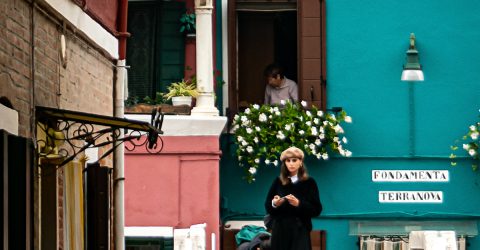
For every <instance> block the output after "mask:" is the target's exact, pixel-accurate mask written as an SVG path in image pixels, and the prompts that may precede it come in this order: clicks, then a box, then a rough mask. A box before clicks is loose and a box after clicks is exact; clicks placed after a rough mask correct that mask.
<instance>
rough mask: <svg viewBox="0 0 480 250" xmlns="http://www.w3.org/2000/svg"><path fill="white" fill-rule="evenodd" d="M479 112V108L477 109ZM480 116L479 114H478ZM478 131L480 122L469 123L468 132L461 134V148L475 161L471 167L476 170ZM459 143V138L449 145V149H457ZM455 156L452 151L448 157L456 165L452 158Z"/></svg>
mask: <svg viewBox="0 0 480 250" xmlns="http://www.w3.org/2000/svg"><path fill="white" fill-rule="evenodd" d="M479 112H480V110H479ZM479 118H480V115H479ZM479 132H480V122H477V123H475V124H473V125H470V126H469V127H468V132H467V133H466V134H465V135H464V136H462V139H461V140H462V142H464V143H462V149H463V150H465V151H466V152H467V153H468V155H469V156H470V157H471V158H472V159H473V160H474V161H475V162H474V163H473V164H472V169H473V170H477V168H478V161H479V159H480V158H479V153H480V149H479V145H480V140H479ZM459 143H460V140H456V141H455V144H454V145H452V146H450V149H451V150H452V151H456V150H457V149H458V146H457V145H458V144H459ZM456 157H457V155H455V154H454V153H453V152H452V153H451V154H450V158H451V159H452V162H451V165H452V166H456V165H457V162H456V161H455V160H454V159H455V158H456Z"/></svg>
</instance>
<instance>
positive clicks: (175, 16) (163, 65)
mask: <svg viewBox="0 0 480 250" xmlns="http://www.w3.org/2000/svg"><path fill="white" fill-rule="evenodd" d="M184 12H185V3H182V2H173V1H171V2H162V7H161V8H160V17H159V23H158V31H159V32H158V36H157V40H158V41H159V42H158V44H157V48H158V50H157V64H156V73H157V81H156V89H157V91H162V92H165V91H166V88H167V86H168V85H169V84H170V83H171V82H177V81H179V80H181V79H182V78H183V72H184V62H185V37H184V34H183V33H181V32H180V21H179V19H180V16H181V15H182V14H183V13H184Z"/></svg>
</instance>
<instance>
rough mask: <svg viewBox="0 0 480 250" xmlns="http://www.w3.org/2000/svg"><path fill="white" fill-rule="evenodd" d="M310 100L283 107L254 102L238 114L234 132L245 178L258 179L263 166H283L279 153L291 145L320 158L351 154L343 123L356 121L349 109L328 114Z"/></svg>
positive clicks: (284, 104) (348, 155) (283, 102)
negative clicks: (348, 112)
mask: <svg viewBox="0 0 480 250" xmlns="http://www.w3.org/2000/svg"><path fill="white" fill-rule="evenodd" d="M306 106H307V103H306V102H305V101H302V102H301V103H291V102H285V101H282V106H271V105H266V104H265V105H261V106H260V105H257V104H254V105H251V106H250V107H249V108H247V109H246V110H245V111H244V112H242V113H239V114H238V115H235V118H234V119H233V131H234V135H235V143H236V144H237V145H238V149H237V151H236V153H237V157H238V161H239V164H240V166H241V167H243V168H244V170H245V174H246V176H245V179H246V180H247V181H248V182H253V181H255V175H257V174H258V170H259V167H260V166H279V165H280V164H281V163H280V162H279V160H278V158H279V155H278V154H279V153H280V152H282V151H283V150H285V149H287V148H288V147H291V146H296V147H298V148H301V149H303V150H304V152H305V154H306V155H312V156H315V157H316V158H318V159H319V160H320V159H321V160H327V159H328V158H329V157H330V154H331V153H338V154H339V155H340V156H343V157H350V156H351V155H352V152H351V151H349V150H348V149H346V147H345V144H347V138H346V137H345V136H344V135H343V134H344V130H343V128H342V126H341V123H343V122H346V123H350V122H352V118H351V117H350V116H348V115H347V113H346V112H345V111H343V110H342V111H341V112H339V113H336V114H333V113H325V112H323V111H321V110H318V109H317V108H316V107H312V108H311V109H306Z"/></svg>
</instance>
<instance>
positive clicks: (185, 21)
mask: <svg viewBox="0 0 480 250" xmlns="http://www.w3.org/2000/svg"><path fill="white" fill-rule="evenodd" d="M180 23H181V26H180V32H187V33H193V32H195V28H196V27H195V14H194V13H189V12H186V13H183V14H182V16H181V17H180Z"/></svg>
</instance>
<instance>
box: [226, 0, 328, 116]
mask: <svg viewBox="0 0 480 250" xmlns="http://www.w3.org/2000/svg"><path fill="white" fill-rule="evenodd" d="M228 3H229V7H228V16H229V24H228V26H229V27H228V31H229V84H230V85H229V114H230V115H233V114H235V113H236V112H238V110H239V109H241V107H242V106H246V105H248V104H252V103H262V102H263V93H264V89H265V81H264V79H263V69H264V67H265V66H266V65H267V64H269V63H271V62H274V61H276V62H278V63H281V64H282V65H283V66H284V67H285V68H286V72H285V75H286V77H287V78H291V79H292V80H295V81H296V82H297V84H298V87H299V99H301V100H306V101H307V102H309V103H311V104H314V105H315V106H317V107H319V108H321V109H325V108H326V107H325V105H326V99H325V98H326V94H325V91H326V88H325V85H326V64H325V63H326V60H325V48H326V47H325V40H326V39H325V1H324V0H302V1H298V0H297V1H288V2H286V1H280V0H263V1H258V0H257V1H252V0H236V1H229V2H228Z"/></svg>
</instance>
